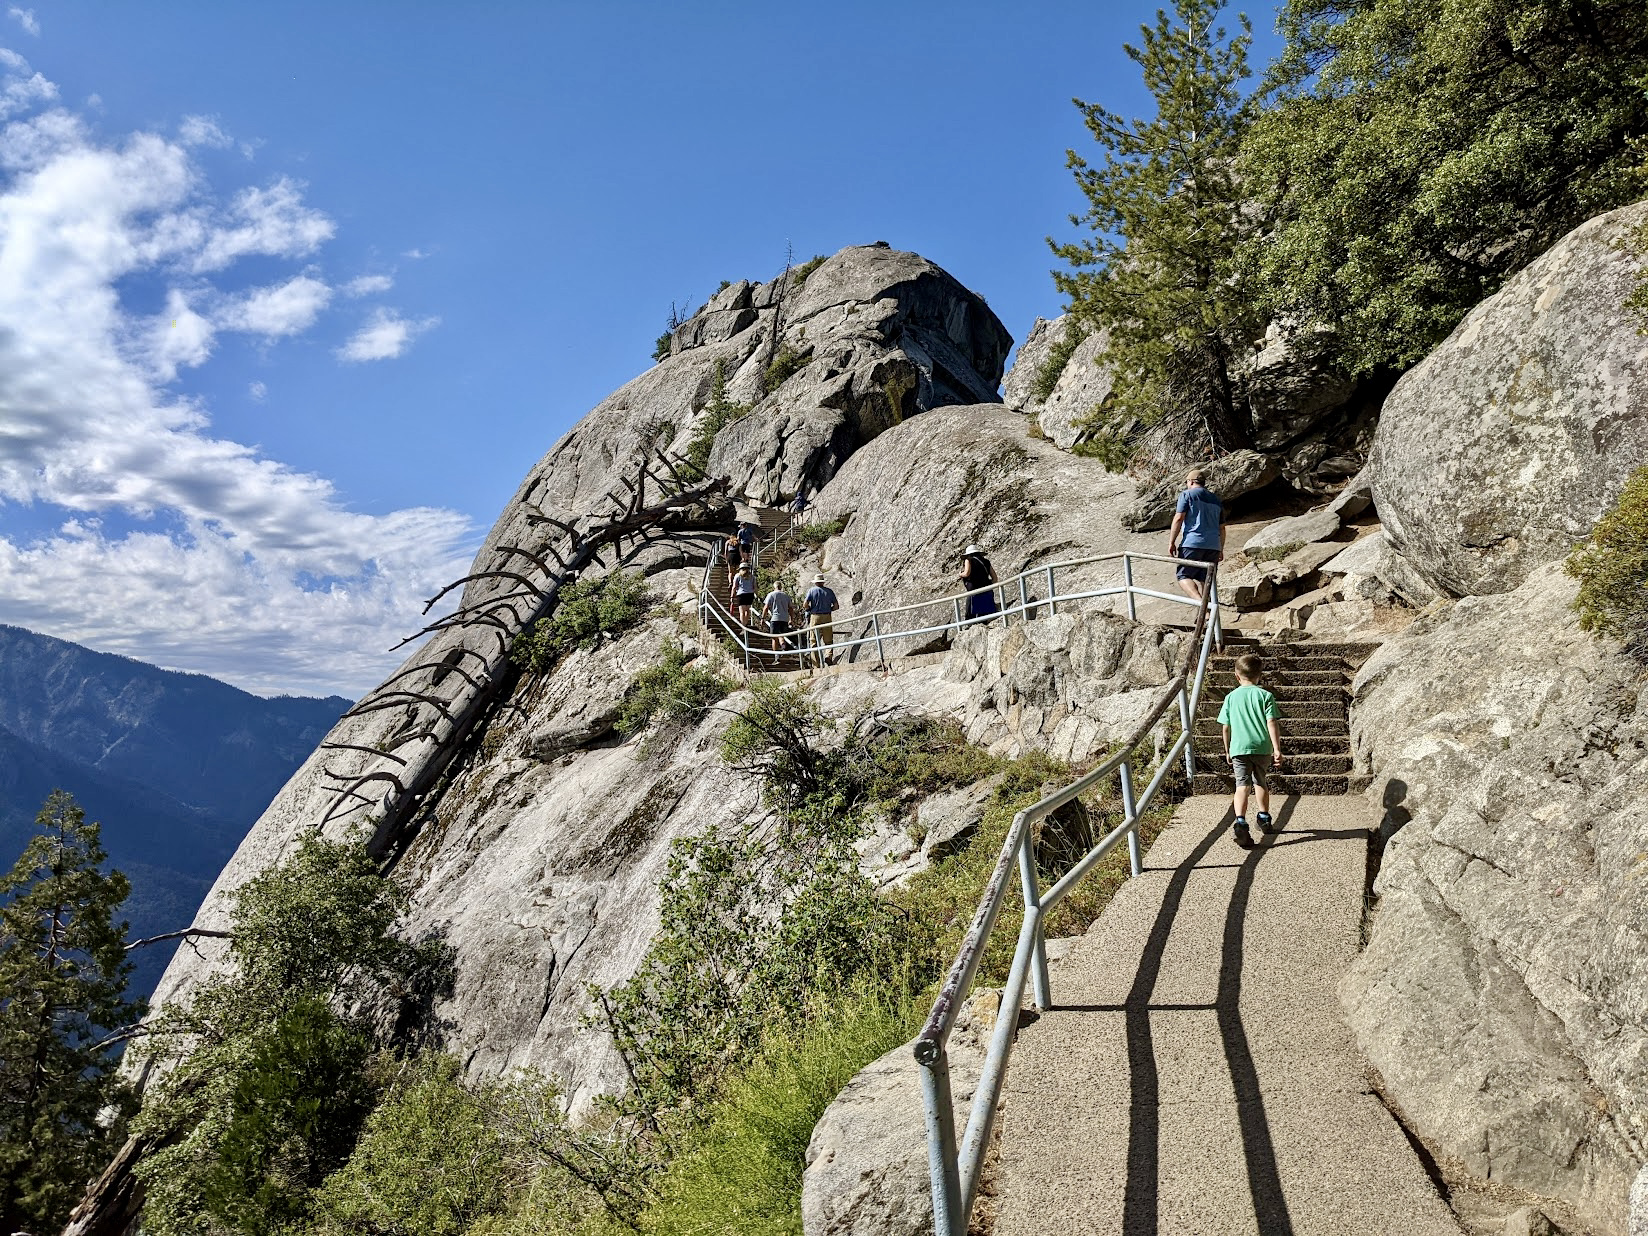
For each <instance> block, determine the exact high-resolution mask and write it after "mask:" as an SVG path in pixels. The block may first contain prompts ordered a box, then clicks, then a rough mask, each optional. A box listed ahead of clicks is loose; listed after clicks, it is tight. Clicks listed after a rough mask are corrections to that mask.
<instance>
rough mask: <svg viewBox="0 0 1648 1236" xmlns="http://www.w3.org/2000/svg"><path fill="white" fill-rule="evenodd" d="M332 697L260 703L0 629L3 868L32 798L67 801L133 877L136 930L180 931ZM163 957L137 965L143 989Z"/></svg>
mask: <svg viewBox="0 0 1648 1236" xmlns="http://www.w3.org/2000/svg"><path fill="white" fill-rule="evenodd" d="M349 704H350V701H349V700H347V699H344V698H342V697H341V696H331V697H329V698H326V699H311V698H305V697H297V696H282V697H279V698H276V699H262V698H260V697H258V696H255V695H252V694H250V693H248V692H246V691H242V690H240V689H239V688H237V687H232V686H229V685H228V684H227V683H223V682H219V681H217V680H216V679H215V678H208V677H206V676H204V675H201V674H184V673H179V672H177V671H174V670H163V669H158V668H156V667H155V666H152V665H146V664H144V663H143V662H141V661H134V660H132V659H130V658H129V657H122V656H116V655H113V654H110V653H104V652H94V651H93V650H91V649H89V648H83V647H81V646H80V645H79V644H73V643H69V642H68V641H67V640H60V639H55V638H53V637H51V636H49V635H40V634H38V633H36V632H33V631H27V630H24V629H22V628H20V627H11V626H4V625H0V869H3V868H4V867H9V866H10V864H11V863H12V861H14V860H15V858H16V856H17V854H18V853H19V852H20V851H21V849H22V847H23V844H24V843H25V841H26V840H27V838H28V836H29V834H30V832H31V830H32V828H33V823H34V817H35V814H36V813H37V812H38V811H39V809H40V804H41V803H42V802H43V801H44V799H45V797H46V795H48V794H49V793H50V792H51V791H52V790H54V789H64V790H67V791H69V792H70V793H72V794H73V795H74V796H75V798H76V799H77V800H78V801H79V802H80V805H81V806H82V807H84V808H85V809H86V813H87V815H88V816H89V817H91V818H92V819H96V820H99V821H100V822H101V823H102V825H103V841H104V845H105V846H106V847H107V848H108V850H109V855H110V859H111V861H112V863H113V865H114V866H115V867H118V868H119V869H120V870H121V871H124V872H125V873H126V875H127V876H129V877H130V878H131V881H132V896H131V899H130V901H128V902H127V905H126V910H125V913H126V915H127V917H128V918H130V920H131V924H132V933H133V935H134V937H135V936H143V935H152V934H156V933H158V932H162V931H168V930H174V929H176V928H179V927H186V926H188V924H189V921H190V920H191V919H192V918H193V917H194V912H195V910H196V908H197V907H198V906H199V904H200V901H201V899H202V898H203V897H204V896H205V895H206V890H207V889H208V888H210V887H211V884H212V881H213V880H214V879H215V878H216V876H217V874H218V872H219V871H220V870H221V869H222V867H223V864H224V863H225V862H226V861H227V860H228V858H229V856H230V855H231V854H233V853H234V851H235V847H236V846H238V845H239V844H240V840H241V838H242V837H243V836H245V834H246V830H247V829H248V828H250V827H251V825H252V823H253V821H255V820H256V819H257V817H258V815H259V814H260V813H261V812H262V810H263V809H264V808H265V807H266V806H268V804H269V800H270V799H271V798H273V797H274V795H275V792H276V791H277V790H279V789H280V787H281V786H282V785H284V784H285V783H286V781H287V779H288V778H289V777H290V776H291V775H292V773H293V772H294V771H295V770H296V769H297V767H298V765H299V764H301V763H302V762H303V761H304V759H305V758H307V756H308V755H309V753H310V752H311V751H313V750H314V748H315V746H316V745H317V744H318V743H319V742H320V740H321V739H322V738H323V737H324V736H325V735H326V732H327V731H328V730H329V729H331V727H332V725H333V724H334V723H335V722H336V721H337V719H338V717H339V715H341V714H342V713H343V711H344V710H345V709H346V708H348V707H349ZM171 952H172V950H171V949H170V948H163V947H162V948H154V949H147V950H143V952H141V953H139V954H138V955H136V956H135V957H134V960H136V961H137V962H138V966H139V969H138V974H137V976H136V979H135V981H134V984H133V986H134V989H136V990H140V991H144V992H147V991H148V990H149V989H150V988H151V987H153V985H154V982H155V980H156V979H158V978H159V976H160V972H161V970H162V969H164V966H165V963H166V961H167V960H168V959H169V957H170V955H171Z"/></svg>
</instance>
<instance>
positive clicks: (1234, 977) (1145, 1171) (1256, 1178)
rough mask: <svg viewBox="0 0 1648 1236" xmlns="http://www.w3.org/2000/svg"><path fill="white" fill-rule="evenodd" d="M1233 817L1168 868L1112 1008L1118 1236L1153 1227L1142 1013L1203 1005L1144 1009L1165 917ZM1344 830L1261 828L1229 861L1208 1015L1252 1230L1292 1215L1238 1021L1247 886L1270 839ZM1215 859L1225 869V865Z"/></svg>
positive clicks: (1150, 1106)
mask: <svg viewBox="0 0 1648 1236" xmlns="http://www.w3.org/2000/svg"><path fill="white" fill-rule="evenodd" d="M1297 803H1298V799H1297V798H1295V797H1290V798H1288V799H1287V801H1286V802H1285V803H1284V804H1283V805H1282V806H1281V808H1280V810H1278V812H1277V814H1276V826H1277V828H1278V829H1281V828H1285V827H1286V825H1287V822H1288V820H1289V818H1290V817H1291V816H1292V815H1293V812H1294V808H1295V806H1296V805H1297ZM1234 818H1235V817H1234V815H1233V814H1232V813H1231V812H1230V811H1228V810H1227V811H1226V812H1225V814H1224V816H1223V817H1221V819H1220V820H1219V823H1218V824H1217V825H1215V826H1214V827H1213V828H1212V829H1211V830H1210V831H1209V832H1208V834H1207V836H1206V837H1204V838H1203V839H1202V840H1201V842H1200V843H1198V845H1197V846H1196V848H1195V849H1194V850H1193V851H1191V853H1190V854H1189V855H1188V856H1186V858H1185V859H1184V861H1183V862H1181V863H1180V864H1179V865H1178V867H1177V868H1175V869H1174V871H1173V875H1172V877H1171V879H1170V880H1169V881H1168V886H1167V891H1166V892H1165V893H1164V894H1163V896H1162V904H1161V908H1160V909H1159V910H1158V911H1157V914H1156V921H1155V923H1154V924H1152V926H1151V929H1150V937H1149V940H1148V941H1147V942H1146V944H1145V948H1144V955H1143V957H1142V959H1141V960H1140V962H1139V970H1138V973H1137V975H1136V976H1135V977H1134V980H1133V986H1132V988H1131V989H1130V990H1129V992H1128V995H1127V1001H1126V1003H1125V1005H1123V1006H1122V1011H1123V1012H1124V1013H1125V1015H1126V1019H1125V1020H1126V1026H1127V1059H1128V1072H1129V1075H1130V1081H1131V1095H1132V1101H1131V1105H1130V1112H1131V1116H1130V1121H1129V1126H1128V1144H1127V1187H1126V1194H1125V1200H1124V1203H1123V1212H1122V1231H1123V1232H1124V1233H1126V1236H1154V1234H1155V1233H1156V1232H1158V1231H1159V1230H1160V1228H1159V1213H1158V1212H1159V1207H1160V1196H1159V1187H1160V1154H1161V1145H1160V1143H1161V1110H1160V1108H1161V1090H1160V1079H1159V1076H1158V1073H1157V1069H1156V1051H1155V1042H1154V1039H1153V1038H1152V1032H1151V1025H1150V1014H1151V1012H1152V1011H1153V1010H1155V1011H1163V1012H1166V1011H1175V1010H1180V1009H1184V1010H1202V1011H1206V1010H1207V1009H1208V1006H1207V1005H1169V1004H1162V1005H1152V1004H1151V1002H1150V997H1151V995H1152V993H1153V992H1154V991H1155V989H1156V981H1157V978H1158V977H1159V975H1160V972H1161V962H1162V956H1163V954H1164V952H1165V951H1166V947H1167V941H1168V937H1169V936H1170V935H1171V934H1172V931H1173V922H1174V919H1175V918H1176V917H1177V916H1178V913H1179V907H1180V905H1181V903H1182V902H1183V900H1184V894H1185V889H1186V887H1187V886H1188V884H1189V883H1190V877H1191V874H1192V872H1194V871H1196V870H1198V869H1202V870H1206V868H1198V864H1200V863H1201V861H1202V859H1204V858H1206V857H1207V855H1208V853H1209V852H1210V851H1211V850H1212V849H1213V847H1214V845H1215V844H1216V843H1217V842H1218V840H1219V837H1220V835H1221V834H1223V833H1224V832H1225V831H1227V830H1228V829H1229V827H1230V825H1231V823H1232V821H1233V820H1234ZM1344 835H1348V834H1343V833H1340V832H1337V831H1333V832H1322V831H1320V830H1312V831H1311V832H1309V833H1302V834H1297V835H1296V836H1295V837H1294V838H1292V839H1289V840H1287V841H1282V840H1279V838H1278V836H1277V835H1276V834H1261V836H1260V839H1259V842H1258V844H1257V845H1256V846H1255V847H1254V848H1253V849H1252V850H1250V851H1248V853H1247V855H1246V857H1245V858H1244V859H1243V861H1242V863H1241V864H1240V866H1239V867H1237V875H1236V884H1235V888H1234V889H1233V890H1232V893H1231V898H1230V906H1229V908H1228V909H1227V910H1226V913H1225V928H1224V940H1223V947H1222V950H1221V955H1220V961H1219V989H1218V996H1217V998H1216V999H1215V1001H1214V1004H1213V1006H1212V1011H1213V1012H1214V1013H1215V1014H1216V1016H1217V1018H1218V1023H1219V1036H1220V1038H1221V1039H1222V1040H1223V1043H1224V1053H1225V1062H1226V1065H1227V1066H1228V1067H1229V1069H1230V1077H1231V1084H1232V1086H1233V1088H1234V1090H1235V1098H1236V1106H1237V1115H1238V1119H1239V1121H1240V1127H1241V1136H1242V1152H1243V1157H1244V1158H1245V1160H1246V1164H1247V1178H1248V1187H1249V1189H1250V1191H1251V1193H1252V1196H1253V1210H1254V1215H1255V1217H1256V1218H1257V1219H1258V1224H1259V1231H1261V1232H1263V1233H1265V1236H1292V1232H1293V1221H1292V1219H1291V1217H1290V1216H1289V1214H1288V1207H1287V1199H1286V1198H1285V1197H1284V1196H1283V1193H1282V1182H1281V1176H1280V1174H1279V1172H1278V1170H1277V1165H1276V1149H1275V1146H1274V1144H1273V1143H1272V1140H1271V1135H1270V1124H1269V1121H1268V1120H1267V1119H1266V1116H1265V1105H1264V1098H1263V1096H1262V1095H1261V1093H1260V1090H1259V1075H1258V1070H1257V1069H1256V1068H1255V1067H1254V1063H1253V1054H1252V1051H1251V1050H1250V1047H1249V1044H1248V1038H1247V1031H1246V1029H1245V1028H1244V1027H1243V1025H1242V1014H1241V995H1242V935H1243V930H1244V928H1245V926H1246V922H1247V908H1248V899H1249V897H1250V896H1251V894H1252V891H1253V878H1254V874H1255V871H1256V869H1257V866H1258V864H1259V862H1260V860H1261V859H1262V858H1263V856H1264V854H1265V851H1267V850H1269V849H1271V848H1272V847H1274V846H1276V845H1279V844H1281V845H1297V844H1299V843H1301V842H1303V841H1307V840H1320V839H1325V838H1329V837H1340V836H1344ZM1218 865H1219V866H1222V867H1227V868H1228V867H1229V866H1231V864H1218ZM1072 1011H1075V1010H1072ZM1093 1011H1099V1009H1098V1007H1097V1006H1093ZM1111 1011H1113V1010H1111Z"/></svg>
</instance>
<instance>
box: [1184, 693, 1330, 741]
mask: <svg viewBox="0 0 1648 1236" xmlns="http://www.w3.org/2000/svg"><path fill="white" fill-rule="evenodd" d="M1222 700H1223V697H1222V696H1221V697H1219V699H1212V700H1210V699H1208V698H1206V697H1205V696H1204V697H1203V698H1202V702H1201V705H1200V707H1199V708H1198V709H1197V720H1198V721H1212V720H1216V719H1217V718H1218V716H1219V704H1220V703H1221V701H1222ZM1305 718H1309V719H1311V720H1313V721H1338V722H1339V723H1340V724H1341V725H1346V724H1348V722H1349V719H1350V714H1349V712H1348V711H1347V710H1346V708H1345V701H1344V700H1343V699H1336V700H1284V701H1282V724H1283V725H1284V726H1286V725H1287V723H1288V721H1290V720H1294V721H1299V720H1304V719H1305ZM1282 733H1284V734H1285V733H1287V730H1286V729H1283V731H1282Z"/></svg>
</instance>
